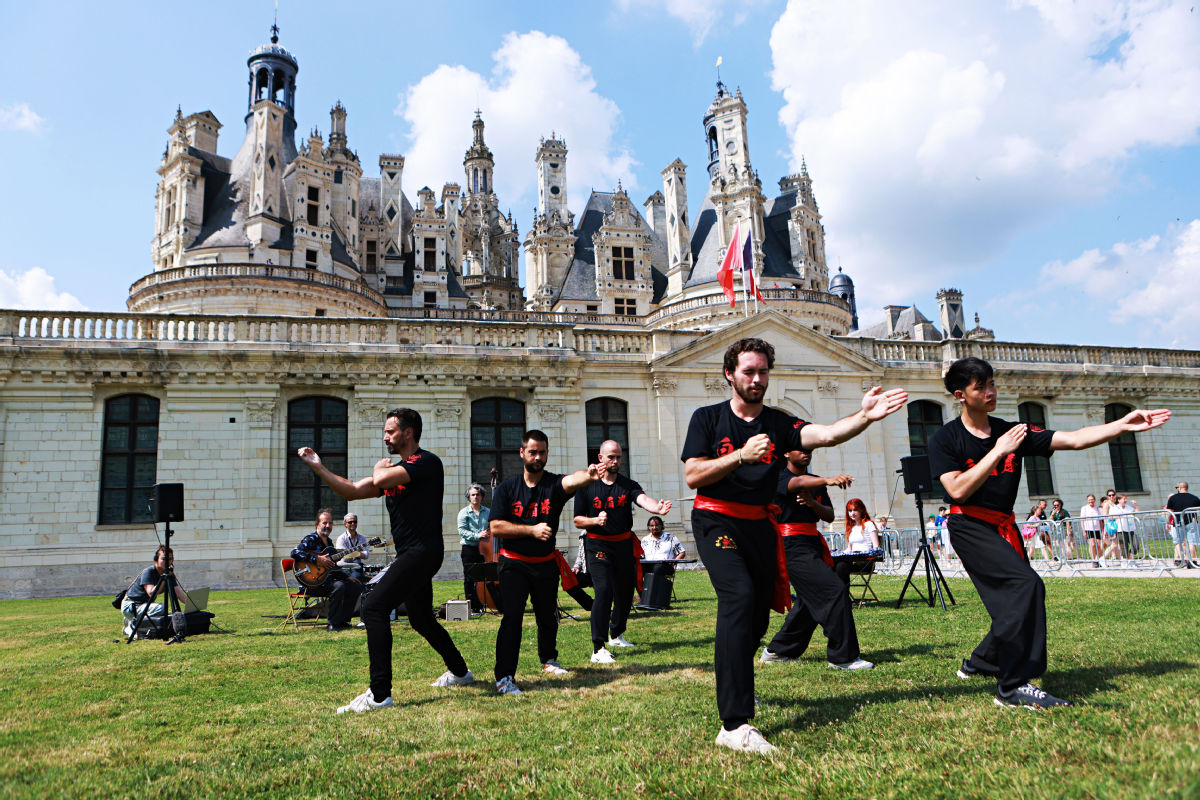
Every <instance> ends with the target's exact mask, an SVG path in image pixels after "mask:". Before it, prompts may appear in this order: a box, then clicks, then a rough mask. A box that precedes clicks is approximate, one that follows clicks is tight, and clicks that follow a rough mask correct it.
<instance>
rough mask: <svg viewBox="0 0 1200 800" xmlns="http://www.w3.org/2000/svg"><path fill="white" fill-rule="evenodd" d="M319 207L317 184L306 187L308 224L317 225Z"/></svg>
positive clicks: (319, 195) (319, 193) (319, 196)
mask: <svg viewBox="0 0 1200 800" xmlns="http://www.w3.org/2000/svg"><path fill="white" fill-rule="evenodd" d="M320 208H321V189H320V188H319V187H317V186H310V187H308V224H309V225H318V224H319V223H318V222H317V220H318V219H319V217H318V216H317V215H318V213H319V212H320Z"/></svg>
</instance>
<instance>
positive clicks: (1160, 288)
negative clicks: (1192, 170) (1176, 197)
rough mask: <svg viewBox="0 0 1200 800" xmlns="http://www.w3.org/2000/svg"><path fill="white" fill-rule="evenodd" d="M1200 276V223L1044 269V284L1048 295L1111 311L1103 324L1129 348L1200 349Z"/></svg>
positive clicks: (1105, 316) (1047, 266)
mask: <svg viewBox="0 0 1200 800" xmlns="http://www.w3.org/2000/svg"><path fill="white" fill-rule="evenodd" d="M1197 275H1200V219H1194V220H1192V221H1191V222H1189V223H1187V224H1186V225H1176V226H1172V227H1171V228H1170V229H1169V230H1167V231H1166V233H1164V234H1163V235H1161V236H1150V237H1147V238H1145V239H1140V240H1138V241H1134V242H1117V243H1116V244H1114V245H1113V246H1112V247H1111V248H1109V249H1108V250H1107V251H1105V252H1102V251H1100V250H1098V249H1093V250H1088V251H1086V252H1084V253H1081V254H1080V255H1079V256H1077V257H1076V258H1074V259H1072V260H1070V261H1067V262H1065V263H1064V262H1062V261H1052V262H1050V263H1048V264H1046V265H1045V266H1043V267H1042V270H1041V279H1040V281H1039V283H1038V285H1039V288H1040V289H1041V290H1043V291H1044V292H1046V293H1047V295H1048V296H1057V297H1060V298H1063V297H1065V298H1076V299H1077V298H1080V297H1084V298H1087V299H1088V300H1090V301H1091V303H1092V304H1094V305H1095V306H1097V307H1101V308H1103V309H1105V311H1104V314H1103V322H1102V324H1103V325H1104V326H1106V327H1107V328H1108V329H1109V331H1110V333H1111V332H1112V331H1113V329H1116V331H1117V333H1118V334H1121V335H1122V338H1123V339H1125V343H1127V344H1135V343H1137V344H1147V343H1150V342H1160V343H1166V344H1167V345H1168V346H1170V347H1181V348H1197V347H1200V295H1197V294H1196V293H1195V292H1193V291H1190V290H1189V287H1192V286H1194V285H1195V282H1196V276H1197ZM1067 305H1069V304H1067ZM1078 308H1079V306H1078V305H1077V306H1076V309H1077V311H1076V313H1078ZM1097 323H1098V321H1097V320H1091V321H1090V323H1085V324H1093V325H1094V324H1097ZM1109 338H1110V339H1111V338H1112V337H1111V336H1110V337H1109Z"/></svg>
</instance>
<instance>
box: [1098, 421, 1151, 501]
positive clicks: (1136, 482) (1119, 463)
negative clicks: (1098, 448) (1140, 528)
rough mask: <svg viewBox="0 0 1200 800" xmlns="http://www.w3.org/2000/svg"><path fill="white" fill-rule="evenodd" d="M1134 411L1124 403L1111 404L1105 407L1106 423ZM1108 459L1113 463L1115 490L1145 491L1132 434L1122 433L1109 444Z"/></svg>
mask: <svg viewBox="0 0 1200 800" xmlns="http://www.w3.org/2000/svg"><path fill="white" fill-rule="evenodd" d="M1132 410H1133V409H1132V408H1130V407H1129V406H1127V405H1125V404H1124V403H1109V404H1108V405H1106V406H1105V407H1104V421H1105V422H1114V421H1116V420H1119V419H1120V418H1121V417H1123V416H1125V415H1126V414H1128V413H1129V412H1130V411H1132ZM1108 458H1109V460H1110V461H1111V462H1112V473H1113V488H1114V489H1116V490H1117V491H1118V492H1140V491H1143V490H1142V467H1141V464H1140V463H1139V462H1138V454H1137V442H1136V441H1134V438H1133V434H1132V433H1122V434H1121V435H1120V436H1118V437H1117V438H1115V439H1113V440H1111V441H1110V442H1109V443H1108Z"/></svg>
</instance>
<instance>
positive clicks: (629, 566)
mask: <svg viewBox="0 0 1200 800" xmlns="http://www.w3.org/2000/svg"><path fill="white" fill-rule="evenodd" d="M586 546H587V548H588V549H587V550H586V551H585V552H586V553H587V556H586V558H587V568H588V574H589V575H591V576H592V585H593V586H594V587H595V588H596V596H595V597H594V598H592V647H593V648H594V649H595V650H599V649H600V648H601V647H603V646H604V643H605V642H607V641H608V640H609V639H615V638H617V637H618V636H620V635H621V634H623V633H624V632H625V625H626V623H627V622H628V620H629V609H630V608H632V607H633V589H634V586H635V584H636V583H637V566H636V562H634V560H633V545H632V544H631V543H630V542H612V543H608V542H592V541H589V542H588V544H587V545H586ZM593 548H595V549H593Z"/></svg>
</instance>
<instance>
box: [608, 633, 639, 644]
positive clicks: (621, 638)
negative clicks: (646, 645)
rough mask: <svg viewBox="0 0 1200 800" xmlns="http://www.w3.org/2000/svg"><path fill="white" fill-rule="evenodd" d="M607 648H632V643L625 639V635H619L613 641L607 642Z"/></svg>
mask: <svg viewBox="0 0 1200 800" xmlns="http://www.w3.org/2000/svg"><path fill="white" fill-rule="evenodd" d="M608 646H609V647H633V646H634V645H633V642H631V641H629V640H628V639H626V638H625V634H621V635H620V636H618V637H617V638H615V639H609V640H608Z"/></svg>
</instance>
